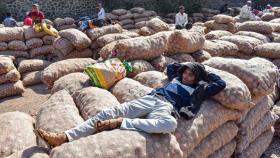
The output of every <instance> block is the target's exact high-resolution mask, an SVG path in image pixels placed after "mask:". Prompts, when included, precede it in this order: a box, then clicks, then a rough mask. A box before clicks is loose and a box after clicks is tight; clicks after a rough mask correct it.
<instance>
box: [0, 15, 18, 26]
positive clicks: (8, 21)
mask: <svg viewBox="0 0 280 158" xmlns="http://www.w3.org/2000/svg"><path fill="white" fill-rule="evenodd" d="M3 24H4V26H5V27H16V26H18V25H17V21H16V20H15V19H14V18H13V17H12V15H11V13H7V14H6V18H5V20H4V22H3Z"/></svg>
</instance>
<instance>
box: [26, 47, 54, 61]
mask: <svg viewBox="0 0 280 158" xmlns="http://www.w3.org/2000/svg"><path fill="white" fill-rule="evenodd" d="M53 51H54V47H53V46H52V45H43V46H42V47H38V48H33V49H31V50H30V57H31V58H34V57H35V56H39V55H48V54H51V53H53Z"/></svg>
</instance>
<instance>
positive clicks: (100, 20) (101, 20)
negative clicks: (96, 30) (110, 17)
mask: <svg viewBox="0 0 280 158" xmlns="http://www.w3.org/2000/svg"><path fill="white" fill-rule="evenodd" d="M98 9H99V12H98V13H97V19H98V24H99V27H102V26H103V25H104V21H105V10H104V8H103V7H102V4H101V3H98Z"/></svg>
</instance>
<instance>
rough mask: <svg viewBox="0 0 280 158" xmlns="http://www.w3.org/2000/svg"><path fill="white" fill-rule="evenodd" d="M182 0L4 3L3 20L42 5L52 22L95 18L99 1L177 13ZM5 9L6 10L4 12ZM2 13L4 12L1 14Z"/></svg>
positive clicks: (264, 0)
mask: <svg viewBox="0 0 280 158" xmlns="http://www.w3.org/2000/svg"><path fill="white" fill-rule="evenodd" d="M179 1H180V0H0V21H1V20H2V18H3V13H5V12H6V10H7V11H10V12H11V13H12V15H13V16H14V17H15V18H16V19H17V20H19V21H20V20H22V19H23V17H24V16H25V13H26V12H27V11H29V10H30V9H31V5H32V4H33V3H38V4H39V5H40V6H41V9H42V10H43V11H44V13H45V15H46V17H47V18H48V19H51V20H53V19H54V18H56V17H73V18H78V17H81V16H86V15H95V14H96V11H97V9H96V6H97V3H98V2H102V3H103V4H104V6H105V9H106V11H111V10H112V9H118V8H124V9H129V8H132V7H134V6H137V7H143V8H145V9H149V10H155V11H157V12H174V11H176V12H177V10H178V9H177V8H178V6H179ZM181 2H185V6H186V9H187V11H188V10H192V9H193V8H191V6H192V5H193V4H195V3H200V4H202V7H207V8H212V9H218V8H219V7H220V6H221V5H223V4H225V3H228V4H229V6H230V7H240V6H242V5H244V4H245V3H246V0H181ZM253 3H255V4H256V5H259V4H262V5H266V4H268V3H270V4H272V5H273V6H280V0H253ZM3 8H5V9H3ZM1 11H2V12H1Z"/></svg>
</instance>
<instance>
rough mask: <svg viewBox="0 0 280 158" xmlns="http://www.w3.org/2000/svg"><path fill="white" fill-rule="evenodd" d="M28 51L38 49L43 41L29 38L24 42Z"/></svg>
mask: <svg viewBox="0 0 280 158" xmlns="http://www.w3.org/2000/svg"><path fill="white" fill-rule="evenodd" d="M25 44H26V46H27V48H28V49H33V48H38V47H42V46H43V41H42V40H41V39H40V38H31V39H29V40H26V42H25Z"/></svg>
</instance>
